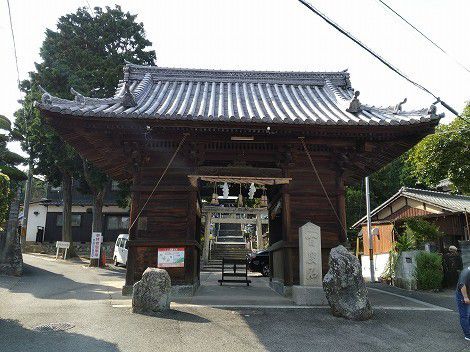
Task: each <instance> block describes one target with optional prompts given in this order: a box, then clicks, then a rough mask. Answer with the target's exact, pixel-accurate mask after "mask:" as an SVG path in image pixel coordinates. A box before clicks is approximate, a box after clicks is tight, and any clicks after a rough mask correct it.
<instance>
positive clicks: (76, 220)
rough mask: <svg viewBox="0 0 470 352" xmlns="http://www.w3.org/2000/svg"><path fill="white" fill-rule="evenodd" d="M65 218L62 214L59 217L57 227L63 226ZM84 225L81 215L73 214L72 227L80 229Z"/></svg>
mask: <svg viewBox="0 0 470 352" xmlns="http://www.w3.org/2000/svg"><path fill="white" fill-rule="evenodd" d="M63 224H64V217H63V215H62V214H58V215H57V220H56V225H57V226H63ZM81 224H82V216H81V215H80V214H72V226H73V227H79V226H80V225H81Z"/></svg>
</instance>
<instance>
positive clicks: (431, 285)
mask: <svg viewBox="0 0 470 352" xmlns="http://www.w3.org/2000/svg"><path fill="white" fill-rule="evenodd" d="M443 277H444V272H443V269H442V257H441V256H440V255H439V254H437V253H428V252H421V253H419V254H418V255H417V257H416V282H417V284H418V289H420V290H437V289H440V288H441V284H442V279H443Z"/></svg>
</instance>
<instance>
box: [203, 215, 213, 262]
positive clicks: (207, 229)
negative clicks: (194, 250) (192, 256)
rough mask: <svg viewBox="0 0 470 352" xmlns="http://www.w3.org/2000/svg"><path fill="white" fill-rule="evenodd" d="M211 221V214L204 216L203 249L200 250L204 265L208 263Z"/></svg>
mask: <svg viewBox="0 0 470 352" xmlns="http://www.w3.org/2000/svg"><path fill="white" fill-rule="evenodd" d="M211 221H212V213H211V212H208V213H207V214H206V226H205V227H204V248H203V250H202V257H203V260H204V264H207V263H209V238H210V235H211Z"/></svg>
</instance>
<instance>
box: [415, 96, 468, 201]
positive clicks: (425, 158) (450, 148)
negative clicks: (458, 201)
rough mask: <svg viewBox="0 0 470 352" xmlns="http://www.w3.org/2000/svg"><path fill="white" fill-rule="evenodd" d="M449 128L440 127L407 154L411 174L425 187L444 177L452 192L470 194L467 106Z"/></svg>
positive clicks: (445, 126) (431, 185)
mask: <svg viewBox="0 0 470 352" xmlns="http://www.w3.org/2000/svg"><path fill="white" fill-rule="evenodd" d="M462 115H463V116H464V118H465V119H462V118H456V119H455V120H454V121H452V123H450V124H449V125H440V126H438V127H437V129H436V133H434V134H432V135H429V136H427V137H426V138H424V139H423V140H422V141H421V142H420V143H418V144H417V145H416V146H415V147H414V148H413V149H412V150H411V152H410V154H409V157H408V159H407V164H408V165H409V168H410V170H411V172H412V174H413V175H414V176H415V177H416V178H417V179H418V180H419V181H420V182H422V183H424V184H426V185H427V186H428V187H433V186H435V185H436V184H438V183H439V181H441V180H443V179H445V178H448V179H449V180H450V181H451V182H452V183H453V185H454V186H455V191H457V192H460V193H463V194H470V157H469V156H470V122H468V120H469V118H470V105H468V106H467V107H466V108H465V110H464V112H463V114H462Z"/></svg>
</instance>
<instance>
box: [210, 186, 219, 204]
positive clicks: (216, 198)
mask: <svg viewBox="0 0 470 352" xmlns="http://www.w3.org/2000/svg"><path fill="white" fill-rule="evenodd" d="M211 205H219V195H218V194H217V183H214V192H213V193H212V200H211Z"/></svg>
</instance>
